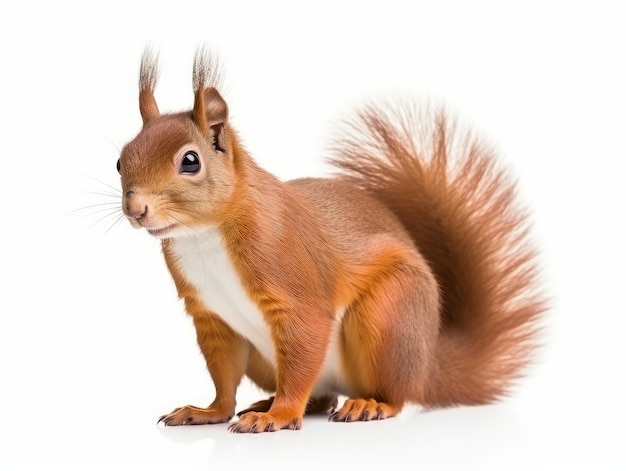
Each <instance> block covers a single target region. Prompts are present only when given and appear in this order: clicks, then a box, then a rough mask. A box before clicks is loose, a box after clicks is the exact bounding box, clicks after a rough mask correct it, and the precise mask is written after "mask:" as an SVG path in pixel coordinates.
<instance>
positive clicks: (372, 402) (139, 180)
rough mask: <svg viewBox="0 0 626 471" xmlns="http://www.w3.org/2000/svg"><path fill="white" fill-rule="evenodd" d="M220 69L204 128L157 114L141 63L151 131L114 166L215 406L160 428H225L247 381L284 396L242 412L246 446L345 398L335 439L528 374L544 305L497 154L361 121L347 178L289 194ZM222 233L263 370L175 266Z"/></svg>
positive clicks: (355, 126)
mask: <svg viewBox="0 0 626 471" xmlns="http://www.w3.org/2000/svg"><path fill="white" fill-rule="evenodd" d="M213 64H214V61H213V60H212V59H211V58H207V57H205V56H203V53H200V54H198V55H197V56H196V60H195V62H194V92H195V102H194V107H193V110H192V111H190V112H186V113H178V114H160V113H159V111H158V106H157V105H156V101H155V99H154V96H153V90H154V87H155V84H156V76H157V67H156V62H155V60H154V59H153V58H152V57H151V56H150V55H149V54H145V55H144V57H143V60H142V67H141V74H140V111H141V115H142V118H143V120H144V125H143V129H142V131H141V132H140V133H139V135H138V136H137V137H136V138H135V139H134V140H133V141H131V142H130V143H129V144H127V145H126V146H125V148H124V149H123V150H122V154H121V157H120V162H119V163H120V173H121V175H122V189H123V209H124V213H125V214H126V216H127V217H128V219H129V221H130V223H131V224H132V225H133V226H134V227H136V228H145V229H147V230H148V231H149V232H150V233H151V234H152V235H154V236H157V237H160V238H161V239H162V244H163V253H164V257H165V260H166V263H167V267H168V269H169V271H170V273H171V275H172V277H173V279H174V281H175V284H176V287H177V290H178V294H179V296H180V297H181V298H183V299H184V300H185V307H186V310H187V313H188V314H189V315H190V316H191V317H192V318H193V321H194V326H195V328H196V332H197V340H198V344H199V346H200V349H201V351H202V353H203V355H204V357H205V359H206V363H207V368H208V370H209V372H210V374H211V377H212V379H213V381H214V383H215V389H216V397H215V400H214V401H213V403H212V404H211V405H210V406H208V407H207V408H198V407H194V406H185V407H182V408H178V409H175V410H174V411H172V412H171V413H170V414H167V415H164V416H163V417H161V419H160V421H163V422H164V423H165V424H166V425H180V424H196V423H216V422H225V421H228V420H230V418H231V417H232V416H233V414H234V410H235V394H236V389H237V386H238V384H239V382H240V381H241V379H242V378H243V376H244V375H247V376H248V377H249V378H250V379H252V381H254V382H255V383H256V384H258V385H259V386H260V387H261V388H263V389H265V390H267V391H268V392H274V393H275V396H273V397H271V398H270V399H268V400H264V401H260V402H258V403H256V404H253V405H252V406H251V407H250V408H248V409H246V410H244V411H243V413H242V414H241V417H240V419H239V421H237V422H234V423H233V424H231V427H230V429H231V430H232V431H236V432H260V431H274V430H278V429H282V428H287V429H298V428H300V427H301V425H302V416H303V414H304V413H305V412H310V413H314V412H327V411H328V410H329V409H334V407H335V405H336V403H337V395H339V394H345V395H348V396H349V399H348V400H347V401H346V402H345V404H344V405H343V406H342V407H341V408H340V409H339V410H337V411H336V412H334V413H333V414H332V415H331V416H330V418H331V420H334V421H355V420H374V419H381V418H387V417H391V416H393V415H395V414H397V413H398V412H399V411H400V410H401V409H402V407H403V406H404V404H405V403H407V402H413V403H419V404H422V405H425V406H428V407H433V406H445V405H451V404H479V403H485V402H490V401H492V400H495V399H496V398H498V397H500V396H501V395H502V394H504V393H505V392H506V391H507V389H508V387H509V385H510V383H511V381H512V380H513V379H514V378H515V377H517V376H518V375H519V374H520V372H521V371H522V368H523V367H524V366H525V365H526V363H527V362H528V359H529V354H530V353H531V348H532V341H533V339H534V335H535V330H536V329H535V327H534V325H535V321H536V320H537V319H538V317H539V315H540V314H541V312H542V310H543V302H542V300H541V297H540V296H539V293H538V290H537V283H536V276H535V269H534V262H533V260H534V255H533V251H532V249H531V248H530V246H529V244H528V240H527V239H528V238H527V226H526V218H525V215H524V213H523V211H521V210H519V209H518V206H517V203H516V202H515V192H514V185H513V184H512V183H510V181H509V179H508V178H507V177H506V175H505V174H504V173H503V172H502V171H498V170H497V169H496V166H495V158H494V156H493V154H492V153H491V152H489V151H488V150H486V149H485V148H483V147H481V146H480V144H479V143H478V142H477V141H475V140H472V139H470V138H468V140H466V141H458V140H455V139H456V138H455V137H454V133H453V129H452V127H451V126H450V125H449V123H448V122H447V120H446V118H445V115H443V114H439V115H437V116H436V117H435V119H434V121H433V120H431V119H426V120H425V121H418V120H417V119H415V118H416V117H415V116H413V115H412V114H411V113H410V110H409V108H405V107H403V106H401V107H399V108H398V110H399V111H396V112H391V111H386V110H387V108H384V107H383V108H367V109H366V110H365V111H364V112H362V113H361V115H360V117H359V118H358V119H357V120H356V121H354V122H353V123H352V124H351V125H349V126H348V132H347V134H346V137H344V138H343V139H342V140H341V141H338V143H337V149H336V151H337V152H336V154H335V163H336V164H337V165H338V167H339V168H340V169H341V170H342V175H340V176H338V177H336V178H329V179H300V180H294V181H290V182H281V181H279V180H278V179H276V178H275V177H274V176H272V175H271V174H269V173H268V172H266V171H264V170H263V169H261V168H260V167H259V166H258V165H257V164H256V163H255V162H254V161H253V160H252V159H251V158H250V157H249V155H248V154H247V153H246V151H245V150H244V149H243V147H242V146H241V144H240V142H239V140H238V138H237V135H236V133H235V131H234V130H233V129H232V127H231V126H230V123H229V120H228V107H227V105H226V102H225V101H224V100H223V99H222V97H221V95H220V94H219V92H218V90H217V88H216V87H217V86H218V85H219V84H218V83H217V79H218V78H219V74H218V73H217V72H216V71H215V69H214V67H213ZM431 122H434V125H433V128H432V129H430V128H428V124H425V125H424V124H420V123H431ZM420 126H426V127H420ZM194 156H195V157H194ZM189 159H191V160H189ZM194 162H196V163H197V165H196V166H194V165H193V164H194ZM185 165H187V166H185ZM189 165H191V166H189ZM185 169H192V170H190V171H186V170H185ZM213 231H217V232H215V233H216V234H217V238H218V239H217V240H219V241H221V244H222V246H223V250H225V253H226V257H227V258H226V260H227V263H229V264H230V266H232V270H233V273H234V274H235V277H236V280H237V283H238V284H240V286H241V289H242V290H243V291H242V296H245V297H247V298H248V299H249V301H250V303H251V305H252V306H254V309H257V310H258V311H254V312H258V313H259V314H258V317H260V318H259V319H252V320H249V321H250V322H251V324H252V325H262V326H265V327H264V328H262V329H261V331H260V333H259V331H254V332H252V331H251V332H250V333H249V335H252V334H254V335H252V337H250V338H256V337H255V336H256V335H257V334H258V335H261V337H259V338H262V336H263V335H265V334H263V332H264V329H265V328H267V332H268V335H269V339H270V341H271V345H272V354H271V355H269V356H267V355H268V354H267V353H263V348H262V347H263V342H262V340H257V342H261V343H258V344H255V343H254V342H253V341H252V340H250V338H249V337H248V336H247V334H246V332H245V331H238V330H237V328H236V327H235V325H240V324H237V322H235V321H234V320H233V318H230V317H229V315H230V314H229V313H226V312H217V311H214V310H213V309H212V308H211V307H210V306H211V305H212V301H211V299H210V298H207V297H206V296H207V295H206V294H203V293H205V290H204V286H203V285H202V283H201V282H199V281H198V280H199V279H200V278H198V275H197V274H196V275H194V274H193V273H192V272H193V270H196V268H190V266H191V265H189V263H190V262H189V261H185V262H183V260H182V259H181V256H180V255H179V252H178V251H177V250H178V247H179V246H178V245H177V244H178V242H179V241H186V240H193V241H195V242H193V243H195V244H201V243H202V241H203V240H205V239H204V237H205V236H206V237H208V234H209V233H211V234H213V233H214V232H213ZM211 237H213V236H211ZM211 240H213V239H211ZM188 246H192V247H193V245H188ZM185 247H187V246H185ZM198 247H199V246H198ZM203 250H204V249H203ZM216 250H222V249H216ZM194 253H195V252H194ZM206 253H207V252H206V251H198V254H197V257H198V258H199V259H200V260H199V261H200V262H201V263H203V264H205V268H206V264H208V263H210V262H209V261H208V260H204V259H202V257H204V256H205V255H204V254H206ZM192 260H195V259H193V258H192ZM194 266H195V265H194ZM203 279H204V278H203ZM198 283H200V284H198ZM214 295H215V294H214ZM220 296H221V295H220ZM250 312H252V311H250ZM231 314H232V313H231ZM246 315H251V314H250V313H247V314H246ZM255 315H256V314H255ZM246 322H248V321H246ZM247 328H248V327H246V329H247ZM255 328H257V327H255ZM244 330H245V329H244Z"/></svg>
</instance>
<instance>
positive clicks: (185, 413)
mask: <svg viewBox="0 0 626 471" xmlns="http://www.w3.org/2000/svg"><path fill="white" fill-rule="evenodd" d="M233 414H234V411H233V410H230V411H226V410H222V409H218V408H216V407H207V408H202V407H195V406H183V407H178V408H176V409H174V410H173V411H172V412H170V413H169V414H166V415H162V416H161V417H159V420H158V421H157V424H160V423H161V422H163V424H164V425H166V426H174V425H204V424H222V423H224V422H228V421H229V420H230V419H231V418H232V416H233Z"/></svg>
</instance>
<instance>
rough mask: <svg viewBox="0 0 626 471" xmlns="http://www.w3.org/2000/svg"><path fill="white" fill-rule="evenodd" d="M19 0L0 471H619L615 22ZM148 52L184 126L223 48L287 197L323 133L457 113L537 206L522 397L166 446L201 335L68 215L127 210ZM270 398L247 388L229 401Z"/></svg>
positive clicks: (2, 304) (536, 6)
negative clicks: (196, 66)
mask: <svg viewBox="0 0 626 471" xmlns="http://www.w3.org/2000/svg"><path fill="white" fill-rule="evenodd" d="M12 3H16V2H4V3H3V6H2V7H0V52H1V55H0V119H1V126H0V132H1V137H0V153H1V159H2V163H1V168H2V170H1V171H0V204H1V205H2V211H1V213H0V218H1V221H2V226H1V234H2V236H1V237H2V239H1V241H2V246H1V248H2V252H1V255H0V272H1V274H2V278H1V280H0V283H1V284H0V286H1V295H0V382H1V384H0V405H1V406H2V413H1V414H0V421H1V426H0V468H2V469H23V468H24V469H31V468H33V469H36V468H38V469H55V468H59V469H116V470H117V469H171V468H175V469H212V468H214V467H215V466H217V465H225V464H232V465H237V469H239V467H244V466H248V467H252V468H253V469H270V468H271V469H276V468H277V467H289V468H291V469H303V468H304V469H307V468H309V467H323V468H329V469H369V468H380V467H382V466H384V467H388V468H393V469H396V468H406V469H459V468H462V469H555V468H556V466H557V465H563V466H568V467H569V469H574V468H576V466H575V465H579V466H580V467H581V468H586V469H625V468H624V465H625V464H626V458H624V451H623V448H622V447H623V445H624V438H625V433H624V428H625V423H624V421H625V419H626V414H625V407H624V396H625V393H626V388H625V387H624V385H623V379H624V367H623V360H624V358H626V347H625V346H624V344H625V343H626V342H625V341H624V328H625V327H626V322H625V320H624V316H625V315H626V310H625V308H624V301H623V297H624V296H623V290H624V286H623V285H624V281H625V277H624V266H625V264H626V257H625V256H624V255H625V254H624V243H623V241H624V240H625V236H626V234H625V231H624V203H625V202H626V198H625V196H626V195H625V191H624V185H623V181H624V178H623V171H624V168H625V166H624V160H625V159H626V152H625V149H626V144H625V140H624V133H625V129H626V120H625V118H624V116H625V115H624V110H625V109H626V93H625V91H624V90H625V85H624V84H626V73H625V71H624V64H625V61H624V47H625V45H626V28H625V27H624V14H623V12H622V11H621V6H620V3H621V2H617V1H616V2H605V1H593V2H554V1H553V2H550V1H541V2H534V1H526V2H518V3H515V4H513V3H512V2H510V3H509V2H498V1H493V2H488V1H478V2H461V1H459V2H453V1H436V2H435V1H432V2H417V1H416V2H396V1H390V0H385V1H383V2H381V1H377V2H340V1H333V2H323V1H316V2H292V3H290V4H288V3H287V2H284V3H279V2H273V1H264V2H256V3H253V2H248V3H246V2H237V1H219V2H216V1H213V0H204V1H201V2H189V1H182V0H177V1H171V2H154V1H152V2H119V4H118V2H114V1H109V2H102V3H100V4H95V3H93V4H92V3H90V2H83V3H79V2H75V3H74V2H67V1H57V2H20V4H19V6H15V5H11V4H12ZM409 4H410V5H411V6H408V5H409ZM147 44H152V45H154V46H155V47H156V48H157V49H159V50H160V53H161V65H162V75H161V82H160V84H159V87H158V91H157V99H158V101H159V105H160V107H161V109H162V110H180V109H185V108H189V107H190V106H191V103H192V92H191V61H192V57H193V53H194V49H195V47H196V46H197V45H198V44H206V45H209V46H211V47H214V48H216V49H217V50H219V51H220V53H221V56H222V58H223V60H224V65H225V71H226V77H227V79H226V84H227V86H226V90H225V93H224V94H225V96H226V98H227V100H228V101H229V104H230V109H231V116H232V120H233V124H234V125H235V126H236V127H237V128H238V129H239V131H240V134H241V136H242V137H243V140H244V142H245V144H246V145H247V147H248V149H249V151H250V152H251V153H252V155H253V156H254V157H255V158H256V159H257V161H258V162H260V163H261V164H262V165H263V166H265V167H266V168H267V169H268V170H270V171H273V172H274V173H276V174H278V175H279V176H281V177H283V178H288V177H292V176H299V175H321V174H323V173H324V172H325V171H327V167H325V166H324V165H323V155H324V149H325V146H326V145H327V144H328V139H327V138H328V136H329V135H331V134H332V132H333V127H334V125H333V122H336V119H337V118H338V117H340V116H341V115H342V113H346V112H348V111H349V110H350V109H351V107H352V105H353V104H354V103H359V102H360V101H362V100H364V99H367V98H369V97H372V96H383V97H384V96H396V95H398V94H399V93H406V94H408V95H411V96H412V95H415V96H416V97H418V98H421V99H428V100H431V101H434V102H436V103H445V104H447V105H449V108H450V109H452V110H454V111H455V112H458V113H459V114H460V116H461V117H462V118H463V119H464V120H466V121H468V122H471V123H473V125H474V128H475V129H476V130H477V131H478V132H479V133H481V134H483V135H485V136H487V137H488V139H490V142H491V143H492V144H493V145H494V146H496V148H497V149H498V150H499V151H500V153H501V154H502V159H503V162H504V163H505V164H506V165H508V166H510V167H511V168H512V169H513V171H514V172H515V174H516V175H517V176H518V178H519V181H520V190H521V195H522V198H523V200H524V202H525V203H526V204H527V205H528V206H529V208H530V209H531V210H532V213H533V220H534V233H533V234H534V237H535V239H536V241H537V243H538V245H539V247H540V248H541V251H542V263H543V265H544V267H545V270H544V278H545V288H546V291H547V292H548V293H549V294H550V296H551V297H552V309H551V311H550V312H549V315H548V316H547V318H546V322H545V324H546V334H545V339H544V343H545V346H544V348H543V349H542V350H541V351H540V352H539V355H538V361H537V364H536V365H535V366H534V367H533V368H532V369H531V370H530V371H529V372H528V375H527V377H526V378H525V379H524V380H523V381H521V382H520V384H519V387H518V388H516V390H515V391H514V395H513V397H512V398H511V399H509V400H508V401H506V402H504V403H502V404H500V405H496V406H490V407H481V408H458V409H450V410H445V411H437V412H430V413H420V412H419V410H417V409H415V408H408V409H407V410H406V411H405V412H404V413H403V414H402V416H401V417H399V418H396V419H392V420H388V421H384V422H379V423H367V424H334V423H327V422H326V421H325V419H320V418H313V419H311V418H307V419H305V424H304V429H303V430H302V431H300V432H288V431H283V432H279V433H275V434H262V435H258V436H250V435H232V434H229V433H227V432H226V425H216V426H202V427H185V428H169V429H163V428H159V427H157V426H156V425H155V423H156V419H157V418H158V416H159V415H161V414H163V413H166V412H169V411H170V410H171V409H173V408H174V407H176V406H180V405H183V404H187V403H192V404H197V405H206V404H208V402H210V400H211V399H212V394H213V392H212V391H213V390H212V384H211V382H210V379H209V376H208V374H207V373H206V371H205V367H204V365H203V361H202V358H201V357H200V354H199V352H198V349H197V347H196V345H195V339H194V334H193V330H192V327H191V322H190V320H189V319H188V318H187V317H186V316H185V315H184V313H183V310H182V306H181V304H180V302H178V301H177V300H176V294H175V291H174V289H173V286H172V282H171V281H170V278H169V275H168V273H167V270H166V268H165V266H164V263H163V261H162V259H161V256H160V250H159V246H158V243H157V242H156V241H154V240H152V239H150V238H149V236H148V235H146V234H145V233H141V232H139V231H134V230H132V229H131V228H130V227H129V225H128V224H127V223H126V222H125V221H122V222H121V223H120V224H117V225H116V224H114V222H115V218H114V217H112V216H110V217H106V216H105V215H106V214H107V212H104V213H98V212H97V210H98V209H103V208H104V209H107V208H109V207H108V206H92V207H91V208H90V209H89V208H88V209H83V210H79V211H77V212H73V211H74V210H77V209H80V208H87V207H88V206H90V205H94V204H100V203H111V202H115V201H116V198H114V197H112V196H111V195H110V194H111V193H114V191H113V190H112V189H110V188H108V187H107V186H106V185H112V186H113V187H116V186H117V185H118V175H117V173H116V171H115V162H116V160H117V157H118V152H119V149H120V147H121V146H122V145H123V144H124V143H125V142H126V141H128V140H129V139H131V138H132V137H133V136H134V134H135V133H136V132H137V131H138V130H139V128H140V124H141V123H140V118H139V113H138V109H137V96H136V93H137V88H136V87H137V86H136V82H137V71H138V62H139V57H140V54H141V51H142V49H143V48H144V46H145V45H147ZM95 193H106V194H109V195H105V194H95ZM103 216H105V217H103ZM261 397H263V395H262V394H261V393H260V392H259V391H257V390H256V389H254V388H253V387H251V386H250V385H248V384H247V383H246V384H244V385H243V386H242V388H241V390H240V394H239V397H238V400H239V405H240V406H246V405H248V403H250V402H251V401H254V400H257V399H259V398H261ZM346 466H348V467H346Z"/></svg>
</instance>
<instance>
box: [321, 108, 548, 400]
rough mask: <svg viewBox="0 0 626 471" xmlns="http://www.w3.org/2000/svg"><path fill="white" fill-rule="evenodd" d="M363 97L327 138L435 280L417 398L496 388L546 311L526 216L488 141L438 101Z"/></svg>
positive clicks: (483, 393) (509, 377)
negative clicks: (339, 130) (429, 107)
mask: <svg viewBox="0 0 626 471" xmlns="http://www.w3.org/2000/svg"><path fill="white" fill-rule="evenodd" d="M391 109H392V107H388V108H385V107H375V106H371V107H368V108H366V109H365V110H364V111H362V112H361V113H360V114H359V115H358V116H357V119H355V120H354V121H351V122H349V123H347V127H346V129H345V131H346V132H345V133H344V134H343V135H342V137H341V138H340V139H339V140H338V141H337V143H336V146H335V148H334V151H335V153H334V158H333V160H332V162H333V163H334V165H336V166H337V167H339V168H340V169H341V170H342V174H343V175H344V177H345V178H347V179H349V180H350V181H352V182H353V183H355V184H356V185H358V186H359V187H361V188H363V189H365V190H366V191H368V192H370V193H371V194H373V195H374V196H375V197H376V198H377V199H378V200H380V201H381V202H383V203H384V204H385V205H386V206H387V207H388V208H389V209H390V210H391V211H393V212H394V213H395V214H396V215H397V217H398V218H399V219H400V220H401V221H402V223H403V224H404V226H405V227H406V228H407V230H408V231H409V233H410V234H411V236H412V237H413V239H414V241H415V244H416V245H417V247H418V248H419V250H420V251H421V253H422V254H423V256H424V257H425V258H426V259H427V260H428V262H429V264H430V266H431V268H432V270H433V271H434V273H435V275H436V278H437V280H438V282H439V285H440V289H441V295H442V306H441V319H442V322H441V330H440V334H439V341H438V346H437V352H436V354H435V358H436V360H435V365H433V366H432V373H431V376H430V378H429V380H428V382H427V386H426V389H425V392H424V397H422V398H420V402H421V403H422V404H423V405H424V406H426V407H441V406H449V405H454V404H485V403H489V402H493V401H495V400H497V399H499V398H500V397H502V396H503V395H504V394H505V393H506V392H507V390H508V389H509V387H510V386H511V383H512V381H513V380H514V379H516V378H517V377H518V376H519V375H520V374H521V372H522V370H523V368H524V367H525V366H527V364H528V363H529V361H530V359H531V354H532V352H533V348H534V347H535V343H536V336H537V331H538V326H537V321H538V320H539V317H540V315H541V314H542V312H543V311H544V310H545V301H544V299H543V297H542V295H541V292H540V290H539V288H538V275H537V268H536V261H535V259H536V254H535V251H534V249H533V247H532V245H531V243H530V241H529V236H528V228H529V227H528V217H527V214H526V212H525V211H524V210H523V209H522V208H521V207H520V205H519V203H518V201H517V196H516V188H515V183H514V182H513V181H512V180H511V178H510V176H509V175H508V174H507V173H506V172H505V171H503V170H502V169H500V168H498V165H497V162H496V157H495V154H494V152H493V151H492V150H491V149H490V148H489V147H487V146H486V145H484V144H482V143H481V142H479V140H477V139H476V138H475V137H474V136H473V135H472V134H470V133H466V132H462V133H461V132H459V130H457V129H456V126H455V123H454V122H452V121H451V120H449V119H448V118H447V116H446V114H445V112H444V111H437V112H424V113H421V114H420V113H419V112H417V111H416V109H417V108H416V107H415V108H409V107H407V106H406V105H404V106H403V107H402V108H401V109H399V110H398V109H396V110H395V111H391Z"/></svg>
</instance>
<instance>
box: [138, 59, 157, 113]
mask: <svg viewBox="0 0 626 471" xmlns="http://www.w3.org/2000/svg"><path fill="white" fill-rule="evenodd" d="M158 76H159V68H158V65H157V58H156V56H155V55H154V54H153V53H152V51H151V50H150V49H149V48H147V49H146V50H145V51H144V53H143V55H142V56H141V68H140V71H139V112H140V113H141V118H142V119H143V122H144V123H145V122H146V121H147V120H148V119H150V118H153V117H155V116H158V115H159V107H158V106H157V103H156V100H155V99H154V89H155V87H156V83H157V79H158Z"/></svg>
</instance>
